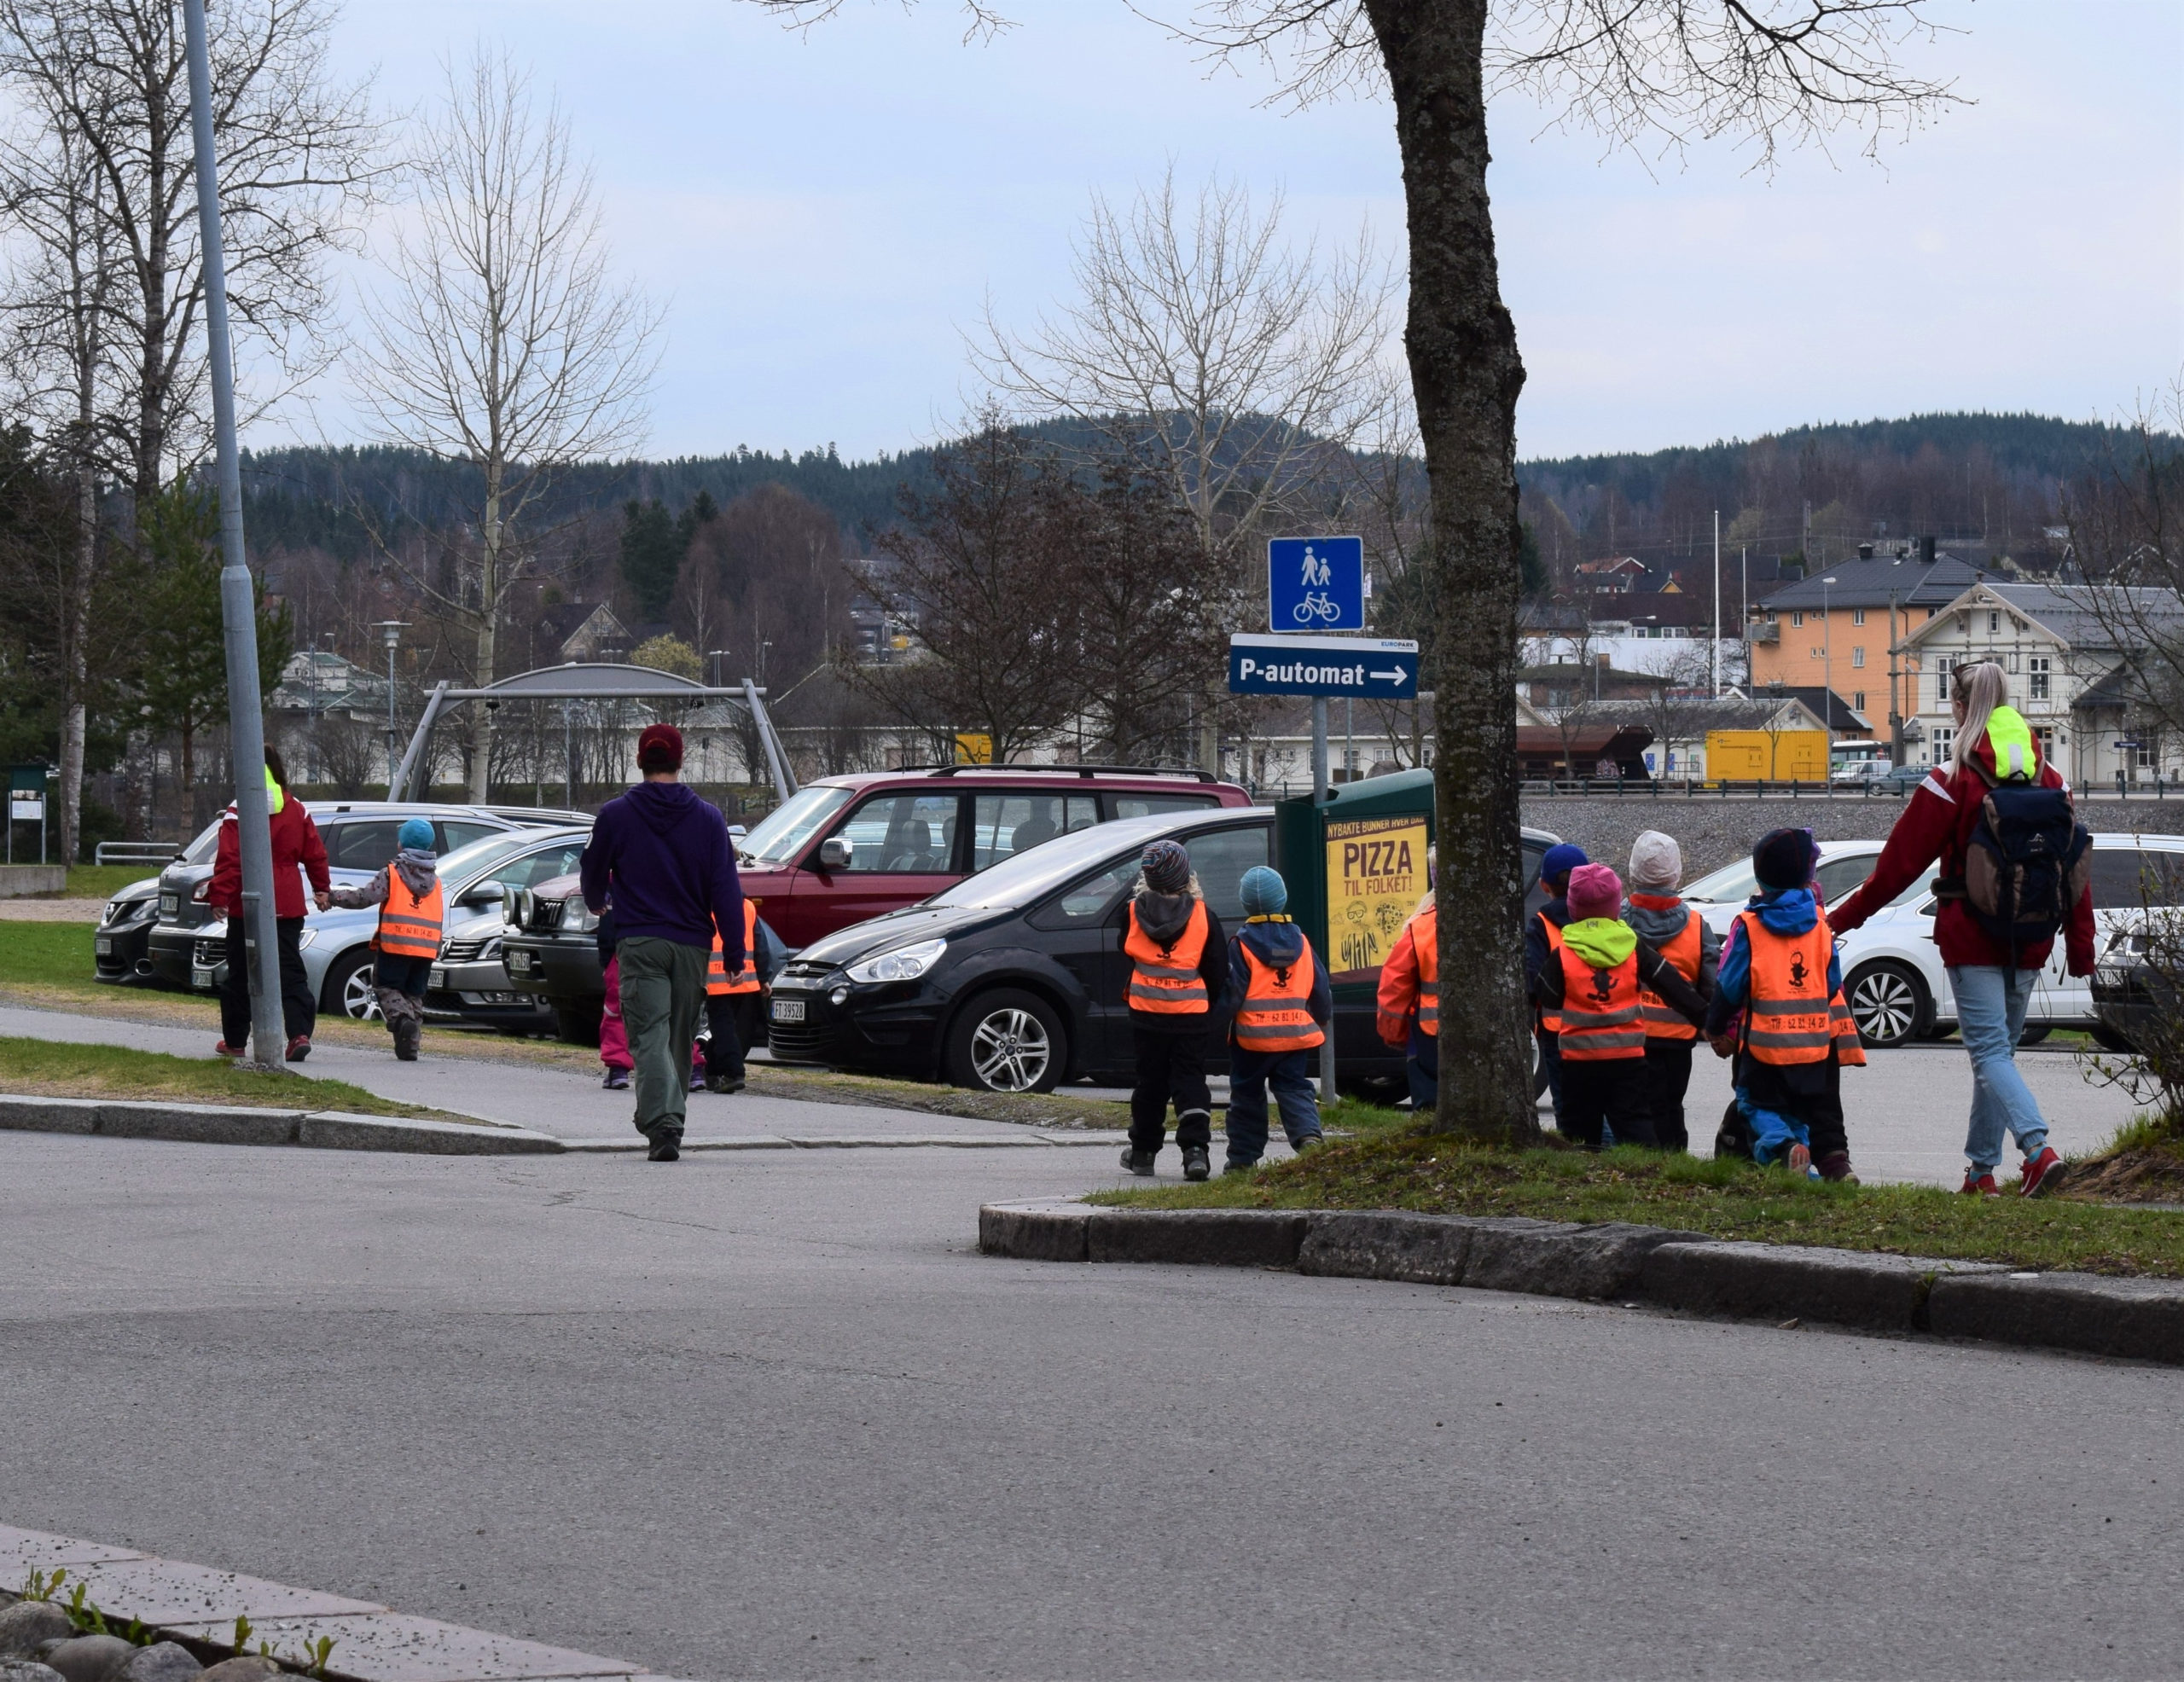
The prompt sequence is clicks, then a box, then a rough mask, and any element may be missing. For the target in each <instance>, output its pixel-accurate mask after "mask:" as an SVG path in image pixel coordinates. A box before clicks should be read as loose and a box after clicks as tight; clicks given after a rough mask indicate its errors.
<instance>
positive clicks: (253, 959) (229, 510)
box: [182, 0, 288, 1070]
mask: <svg viewBox="0 0 2184 1682" xmlns="http://www.w3.org/2000/svg"><path fill="white" fill-rule="evenodd" d="M182 32H183V56H184V57H185V58H186V59H187V60H188V61H189V136H190V145H191V151H192V154H193V159H194V162H195V173H196V177H197V242H198V249H199V251H200V253H201V254H202V258H203V263H202V272H203V276H204V281H205V352H206V358H205V359H206V372H207V373H208V374H209V375H210V376H211V377H210V384H211V386H212V444H213V461H214V478H215V479H216V481H217V483H218V487H219V498H220V626H221V629H222V632H223V641H224V643H225V645H226V647H225V652H226V656H227V674H228V739H229V753H230V755H231V757H232V762H233V763H234V766H235V850H236V857H237V862H238V864H239V865H240V867H241V876H242V891H241V899H242V913H243V933H244V940H245V946H244V950H245V951H246V953H247V954H248V961H249V966H250V981H251V988H250V1049H251V1052H252V1054H253V1058H254V1059H255V1061H256V1062H257V1063H258V1065H259V1066H260V1067H261V1068H264V1069H273V1070H277V1069H280V1068H282V1067H283V1066H284V1065H283V1064H282V1052H284V1051H285V1050H286V1049H287V1046H288V1041H287V1036H286V1029H285V1027H284V1024H283V1023H282V1009H281V949H280V942H279V938H278V934H277V930H276V925H275V922H274V917H275V908H274V903H273V835H272V830H271V827H270V816H269V810H270V803H269V802H268V801H267V799H266V797H265V715H264V697H263V696H262V695H261V694H260V693H258V602H257V592H256V591H255V590H254V589H253V588H252V584H251V577H250V566H249V563H248V561H247V559H246V558H245V555H244V553H243V542H242V467H241V458H240V456H239V455H237V453H236V448H235V363H234V357H233V351H232V350H231V348H230V346H229V341H228V269H227V247H226V244H225V241H224V238H223V235H222V229H221V225H220V172H219V162H218V154H217V152H216V151H215V149H214V147H213V137H212V55H211V52H210V50H209V49H208V48H207V46H206V32H205V0H183V8H182Z"/></svg>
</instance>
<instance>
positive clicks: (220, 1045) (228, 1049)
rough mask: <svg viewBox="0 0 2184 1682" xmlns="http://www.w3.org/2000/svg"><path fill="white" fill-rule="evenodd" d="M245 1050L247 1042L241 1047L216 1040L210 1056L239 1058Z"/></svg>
mask: <svg viewBox="0 0 2184 1682" xmlns="http://www.w3.org/2000/svg"><path fill="white" fill-rule="evenodd" d="M246 1049H247V1042H246V1043H245V1044H244V1045H241V1046H231V1045H229V1043H228V1042H227V1041H225V1040H218V1041H214V1042H213V1045H212V1055H213V1056H215V1057H241V1055H242V1054H243V1053H244V1052H245V1050H246Z"/></svg>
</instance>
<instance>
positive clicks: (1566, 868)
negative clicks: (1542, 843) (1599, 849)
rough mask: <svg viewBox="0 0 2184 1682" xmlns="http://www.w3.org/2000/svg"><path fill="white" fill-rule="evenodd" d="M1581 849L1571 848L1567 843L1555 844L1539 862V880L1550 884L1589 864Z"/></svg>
mask: <svg viewBox="0 0 2184 1682" xmlns="http://www.w3.org/2000/svg"><path fill="white" fill-rule="evenodd" d="M1591 862H1592V861H1591V860H1590V859H1589V858H1587V857H1586V856H1585V850H1584V849H1583V847H1577V846H1572V845H1571V844H1570V843H1569V842H1567V841H1561V842H1557V843H1556V844H1554V846H1552V847H1549V848H1548V850H1547V856H1546V857H1545V858H1543V859H1542V860H1541V861H1539V879H1540V880H1541V881H1542V882H1552V881H1554V879H1555V878H1556V877H1558V876H1567V875H1568V874H1569V873H1571V871H1573V870H1575V869H1576V868H1577V867H1578V866H1579V865H1581V864H1590V863H1591Z"/></svg>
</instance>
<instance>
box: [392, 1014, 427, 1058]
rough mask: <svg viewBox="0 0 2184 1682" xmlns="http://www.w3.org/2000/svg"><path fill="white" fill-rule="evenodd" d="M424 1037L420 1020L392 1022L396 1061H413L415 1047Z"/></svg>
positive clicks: (415, 1053) (415, 1052) (423, 1029)
mask: <svg viewBox="0 0 2184 1682" xmlns="http://www.w3.org/2000/svg"><path fill="white" fill-rule="evenodd" d="M424 1037H425V1024H423V1023H421V1022H398V1023H396V1024H394V1055H395V1058H396V1060H397V1061H398V1062H402V1063H415V1061H416V1060H417V1047H418V1046H419V1045H420V1044H421V1042H422V1041H423V1040H424Z"/></svg>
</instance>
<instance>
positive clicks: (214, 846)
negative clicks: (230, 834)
mask: <svg viewBox="0 0 2184 1682" xmlns="http://www.w3.org/2000/svg"><path fill="white" fill-rule="evenodd" d="M221 822H222V820H221V819H219V818H215V819H213V820H212V822H210V823H208V824H206V826H205V829H204V832H203V833H202V834H200V836H199V837H198V838H196V839H195V841H193V842H191V843H190V844H189V850H188V851H186V852H184V853H183V855H182V861H183V863H184V864H210V863H212V855H213V854H215V853H217V852H218V851H219V850H220V825H221Z"/></svg>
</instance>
